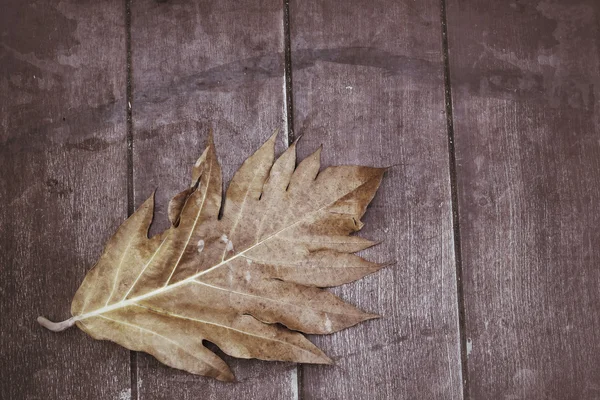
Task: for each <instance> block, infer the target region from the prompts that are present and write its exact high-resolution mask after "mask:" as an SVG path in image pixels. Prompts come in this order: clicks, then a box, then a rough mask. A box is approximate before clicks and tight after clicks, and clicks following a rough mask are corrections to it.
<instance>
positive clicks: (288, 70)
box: [283, 0, 295, 146]
mask: <svg viewBox="0 0 600 400" xmlns="http://www.w3.org/2000/svg"><path fill="white" fill-rule="evenodd" d="M283 38H284V40H283V41H284V43H283V46H284V63H285V66H284V79H285V107H286V119H287V121H286V124H287V125H286V126H287V140H288V146H289V145H290V144H291V143H293V142H294V139H295V137H294V98H293V96H292V39H291V33H290V2H289V0H283Z"/></svg>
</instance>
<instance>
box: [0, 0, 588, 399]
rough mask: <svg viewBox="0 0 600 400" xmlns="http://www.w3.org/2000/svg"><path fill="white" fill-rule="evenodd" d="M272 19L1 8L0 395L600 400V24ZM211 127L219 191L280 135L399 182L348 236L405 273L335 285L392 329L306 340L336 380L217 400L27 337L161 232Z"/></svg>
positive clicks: (323, 372) (299, 12)
mask: <svg viewBox="0 0 600 400" xmlns="http://www.w3.org/2000/svg"><path fill="white" fill-rule="evenodd" d="M286 7H288V5H287V4H286V2H285V1H280V0H260V1H258V2H251V1H241V2H240V1H217V0H211V1H200V0H196V1H191V2H188V1H182V0H179V1H175V0H172V1H166V0H159V1H151V0H140V1H130V0H124V1H121V2H110V3H105V4H103V5H96V4H95V3H93V2H89V1H87V2H75V1H66V2H60V3H56V4H54V3H50V2H36V1H25V2H22V1H14V0H4V1H3V2H2V8H1V9H2V12H1V13H0V33H1V35H0V168H1V171H2V177H1V178H0V200H2V203H3V207H2V208H1V210H0V307H1V308H0V312H1V313H2V316H3V322H2V323H1V324H0V335H1V338H2V342H1V344H0V350H1V352H0V355H1V356H2V357H0V371H2V375H1V377H0V399H11V400H12V399H17V400H19V399H88V398H89V399H119V400H129V399H132V398H133V399H142V400H146V399H197V398H206V399H290V400H295V399H305V400H308V399H462V398H467V399H473V400H476V399H477V400H478V399H527V400H530V399H532V400H533V399H557V400H562V399H573V400H575V399H577V400H579V399H584V400H588V399H589V400H591V399H598V398H600V357H598V354H599V353H600V341H599V340H598V338H599V335H598V331H599V330H600V317H599V316H598V310H599V309H600V269H599V268H598V265H600V233H599V232H600V230H599V229H598V228H597V227H598V225H599V224H600V211H598V204H600V139H599V138H600V106H599V105H598V100H597V99H598V98H600V44H599V43H600V42H599V40H600V39H599V38H600V28H599V27H600V3H598V2H597V1H595V0H581V1H567V0H554V1H551V0H544V1H541V2H540V1H535V2H534V1H520V0H515V1H508V2H489V1H484V0H442V1H441V2H440V1H438V0H425V1H421V2H415V1H409V0H401V1H391V0H376V1H371V2H361V1H358V0H351V1H348V2H343V3H340V2H335V1H329V0H327V1H315V0H308V1H296V0H292V1H290V4H289V9H288V10H289V14H286V12H285V11H286ZM128 9H129V10H130V13H129V14H128V13H127V10H128ZM288 15H289V18H288ZM286 22H289V26H288V25H286ZM444 30H447V32H448V34H449V36H448V42H445V41H444V40H443V35H442V32H443V31H444ZM128 35H130V36H128ZM286 49H288V50H289V55H290V56H291V59H290V60H289V61H291V63H290V64H288V70H287V74H286V71H285V70H286V63H285V60H286ZM128 51H129V53H128ZM128 54H129V59H130V60H131V63H130V65H129V67H128V63H127V60H128ZM290 73H291V80H290V82H291V84H292V85H291V86H289V85H286V77H287V78H290V75H289V74H290ZM286 75H287V76H286ZM128 79H129V81H130V82H131V85H130V91H128V90H127V87H128V84H127V82H128ZM445 93H447V94H448V95H450V94H451V97H448V99H450V98H451V100H452V104H451V107H448V108H447V104H446V103H445ZM128 103H130V104H131V111H130V112H131V116H132V120H131V125H129V126H128V124H127V110H128V108H129V105H128ZM447 111H451V112H450V113H449V114H448V113H447ZM288 126H289V127H291V128H293V131H291V132H288V131H287V127H288ZM210 127H212V128H213V129H214V131H215V141H216V145H217V151H218V155H219V159H220V162H221V163H222V165H223V171H224V181H225V182H227V181H228V180H229V179H230V178H231V176H232V174H233V172H234V171H235V169H236V168H237V167H238V166H239V165H240V164H241V162H242V161H243V160H244V159H245V158H246V157H247V156H248V155H250V154H251V153H252V152H253V151H254V150H255V149H256V148H257V147H258V146H259V145H260V144H261V143H262V142H263V141H264V140H265V139H266V138H267V137H268V136H269V135H270V134H271V133H272V131H273V130H274V129H276V128H282V129H283V131H282V133H281V136H280V138H279V141H278V149H279V151H281V150H282V149H284V148H285V147H286V146H287V145H288V144H289V139H291V138H294V137H299V136H301V135H302V139H301V141H300V144H299V155H300V156H301V157H304V156H306V155H308V154H309V153H310V152H312V151H313V150H314V149H316V148H317V147H318V146H319V145H320V144H323V145H324V150H323V164H324V165H331V164H340V163H359V164H366V165H376V166H389V165H393V167H392V168H391V169H390V171H389V172H388V173H387V175H386V177H385V179H384V182H383V185H382V188H381V190H380V192H379V193H378V195H377V196H376V198H375V199H374V201H373V204H372V206H371V207H370V209H369V210H368V212H367V214H366V215H365V217H364V222H365V227H364V228H363V231H362V232H361V235H362V236H365V237H367V238H370V239H374V240H381V241H382V243H381V244H380V245H378V246H376V247H373V248H371V249H369V250H367V251H365V252H364V256H365V257H367V258H369V259H371V260H374V261H380V262H385V261H394V260H395V261H396V263H395V264H394V265H392V266H390V267H388V268H387V269H384V270H382V271H380V272H379V273H377V274H375V275H373V276H368V277H366V278H365V279H363V280H361V281H360V282H357V283H355V284H351V285H346V286H344V287H341V288H337V289H335V292H336V293H338V294H339V295H341V296H342V297H343V298H344V299H347V300H348V301H350V302H351V303H353V304H356V305H358V306H359V307H361V308H363V309H365V310H367V311H371V312H377V313H380V314H382V316H383V318H381V319H379V320H373V321H369V322H366V323H363V324H361V325H359V326H357V327H353V328H350V329H348V330H345V331H342V332H339V333H336V334H333V335H327V336H319V337H311V340H313V341H314V342H315V343H316V344H317V345H319V346H320V347H321V348H322V349H323V350H324V351H325V352H326V353H327V354H328V355H329V356H330V357H332V358H333V359H334V360H335V362H336V365H335V366H313V365H304V366H300V367H297V366H296V365H295V364H290V363H268V362H262V361H257V360H235V359H232V358H230V357H226V356H225V359H226V360H227V362H228V363H229V364H230V365H231V366H232V369H233V371H234V372H235V374H236V376H237V378H238V381H239V382H238V383H236V384H223V383H219V382H215V381H212V380H210V379H207V378H203V377H198V376H193V375H190V374H186V373H183V372H180V371H177V370H173V369H169V368H167V367H165V366H163V365H162V364H160V363H158V362H157V361H156V360H155V359H153V358H152V357H150V356H148V355H144V354H135V353H134V354H130V352H129V351H128V350H126V349H123V348H121V347H119V346H116V345H114V344H111V343H109V342H99V341H94V340H92V339H91V338H89V337H87V336H86V335H85V334H83V333H82V332H80V331H79V330H77V329H70V330H68V331H65V332H63V333H60V334H56V333H51V332H49V331H45V330H43V329H42V328H40V327H39V326H38V325H37V324H36V322H35V318H36V317H37V316H38V315H45V316H47V317H50V318H52V319H55V320H62V319H65V318H67V317H68V316H69V314H70V312H69V308H70V302H71V299H72V296H73V294H74V292H75V290H76V289H77V287H78V286H79V284H80V282H81V280H82V279H83V277H84V275H85V273H86V272H87V271H88V270H89V268H90V267H91V266H92V265H93V263H94V261H95V259H96V258H97V257H98V256H99V255H100V252H101V250H102V247H103V244H104V242H105V241H106V240H107V239H108V237H109V236H110V235H111V234H112V233H113V232H114V230H115V229H116V227H117V226H118V225H119V224H120V223H121V222H122V221H123V219H124V218H125V217H126V216H127V213H128V208H131V206H137V205H139V204H141V203H142V202H143V201H144V200H145V199H146V198H147V197H148V196H149V195H150V194H151V193H152V191H153V190H154V189H157V188H158V192H157V201H156V202H157V204H156V205H157V208H156V211H157V212H156V219H155V223H154V225H153V227H152V231H153V232H158V231H159V230H162V229H164V228H165V227H166V226H167V218H166V205H167V202H168V200H169V198H170V197H171V196H172V195H174V194H175V193H177V192H178V191H179V190H181V189H182V188H184V187H185V186H186V185H187V184H188V181H189V172H190V168H191V166H192V164H193V163H194V161H195V160H196V158H197V157H198V155H199V154H200V152H201V151H202V150H203V148H204V142H205V139H206V135H207V132H208V129H209V128H210ZM128 138H129V140H128ZM449 139H450V142H449ZM128 142H130V143H132V144H133V146H132V148H128ZM448 143H453V144H454V145H455V147H452V146H449V144H448ZM453 160H454V161H455V163H453ZM453 198H455V199H457V200H458V203H455V202H454V203H453ZM128 206H129V207H128ZM453 207H455V208H456V207H457V208H458V219H457V220H456V221H457V222H458V225H457V224H454V223H453ZM129 211H130V210H129ZM455 230H456V231H458V232H459V235H458V236H455V235H454V233H453V232H455ZM455 244H457V245H459V246H460V247H459V250H460V253H456V254H455V247H454V246H455ZM461 276H462V281H461V280H460V277H461ZM457 277H458V278H459V279H457ZM457 284H458V285H457ZM461 336H462V337H464V338H465V341H463V343H461V339H460V338H461ZM461 349H462V352H461ZM217 351H218V350H217ZM464 364H466V365H464ZM463 368H464V370H465V371H466V372H467V374H463ZM464 394H466V396H464Z"/></svg>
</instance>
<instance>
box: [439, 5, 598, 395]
mask: <svg viewBox="0 0 600 400" xmlns="http://www.w3.org/2000/svg"><path fill="white" fill-rule="evenodd" d="M599 17H600V3H598V2H597V1H595V0H589V1H585V0H584V1H573V2H567V1H558V2H553V1H541V2H537V1H536V2H531V1H523V2H522V1H517V2H489V1H485V0H464V1H456V0H451V1H449V5H448V29H449V33H450V61H451V63H450V65H451V71H452V74H451V81H452V84H453V87H452V89H453V94H454V96H453V97H454V122H455V125H454V126H455V136H456V152H457V163H458V165H457V170H458V184H459V191H460V203H459V204H460V228H461V239H462V254H463V263H464V264H463V269H464V293H465V306H466V324H467V330H466V334H467V337H468V342H469V343H470V344H469V346H468V347H469V352H470V354H469V358H468V373H469V380H470V392H471V398H473V399H500V398H503V399H597V398H599V397H600V384H599V382H600V358H598V354H600V341H598V332H599V331H600V318H599V317H598V312H597V311H598V309H599V308H600V291H599V289H598V288H599V287H600V270H599V269H598V265H599V264H600V236H599V235H598V225H599V223H600V211H599V208H598V204H600V174H599V172H600V148H599V142H598V134H599V133H600V106H599V105H598V102H597V99H598V98H600V79H599V75H598V71H600V50H599V47H598V37H600V32H599V28H598V26H599V24H598V21H599V19H598V18H599Z"/></svg>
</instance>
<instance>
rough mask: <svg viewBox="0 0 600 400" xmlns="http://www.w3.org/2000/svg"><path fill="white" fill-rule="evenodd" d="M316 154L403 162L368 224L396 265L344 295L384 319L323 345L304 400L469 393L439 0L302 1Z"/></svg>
mask: <svg viewBox="0 0 600 400" xmlns="http://www.w3.org/2000/svg"><path fill="white" fill-rule="evenodd" d="M290 16H291V21H290V24H291V44H292V77H293V89H294V109H295V113H294V122H295V124H294V125H295V126H294V129H295V132H296V134H297V135H303V137H302V139H301V141H300V149H301V153H302V155H306V154H308V153H309V152H312V151H313V150H314V149H315V148H316V147H318V146H319V144H321V143H323V144H324V145H325V146H324V151H323V160H324V164H325V165H330V164H339V163H345V164H355V163H356V164H364V165H375V166H389V165H394V167H393V168H392V169H391V170H390V171H389V172H388V174H387V176H386V177H385V178H384V180H383V184H382V187H381V189H380V191H379V193H378V194H377V196H376V198H375V200H374V201H373V203H372V205H371V207H370V208H369V210H368V211H367V214H366V216H365V218H364V222H365V224H366V225H365V227H364V228H363V230H362V234H361V235H362V236H365V237H367V238H371V239H374V240H381V241H383V242H382V244H380V245H379V246H376V247H374V248H372V249H369V250H368V251H366V252H365V255H366V256H367V257H368V258H370V259H371V260H375V261H378V262H385V261H390V260H395V261H396V263H395V265H393V266H391V267H389V268H388V269H386V270H383V271H380V272H379V273H377V274H374V275H371V276H369V277H367V278H365V279H362V280H361V281H360V282H358V283H356V284H352V285H347V286H345V287H342V288H339V289H336V290H335V292H336V293H339V294H340V295H341V296H342V297H343V298H344V299H347V300H349V301H350V302H351V303H353V304H357V305H358V306H359V307H361V308H362V309H365V310H367V311H371V312H377V313H381V314H382V318H381V319H379V320H375V321H369V322H367V323H363V324H361V325H359V326H357V327H353V328H350V329H348V330H346V331H343V332H340V333H336V334H333V335H330V336H323V337H315V338H314V342H315V343H316V344H317V345H319V346H320V347H321V348H322V349H323V350H324V351H325V352H326V353H327V354H328V355H329V356H330V357H332V358H333V359H334V360H335V361H336V365H335V366H312V365H305V366H303V367H302V370H303V372H302V378H303V379H302V391H301V398H302V399H305V400H309V399H413V398H416V399H460V398H461V397H462V386H461V372H460V371H461V369H460V349H459V330H458V316H457V291H456V276H455V264H454V247H453V230H452V218H451V215H452V214H451V195H450V181H449V174H448V148H447V141H448V139H447V133H446V116H445V111H444V110H445V107H444V79H443V62H442V47H441V32H440V26H441V23H440V9H439V2H437V1H424V2H390V1H373V2H369V4H368V6H367V5H366V4H364V3H363V2H361V1H348V2H343V3H340V2H336V1H314V0H313V1H291V2H290Z"/></svg>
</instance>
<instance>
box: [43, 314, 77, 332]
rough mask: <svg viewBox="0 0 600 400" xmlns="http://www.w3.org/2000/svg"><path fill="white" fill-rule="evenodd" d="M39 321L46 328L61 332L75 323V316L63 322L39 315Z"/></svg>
mask: <svg viewBox="0 0 600 400" xmlns="http://www.w3.org/2000/svg"><path fill="white" fill-rule="evenodd" d="M37 322H38V323H39V324H40V325H41V326H43V327H44V328H46V329H50V330H51V331H52V332H61V331H64V330H65V329H69V328H70V327H72V326H73V325H75V317H71V318H69V319H67V320H65V321H62V322H52V321H50V320H49V319H46V318H44V317H38V318H37Z"/></svg>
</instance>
